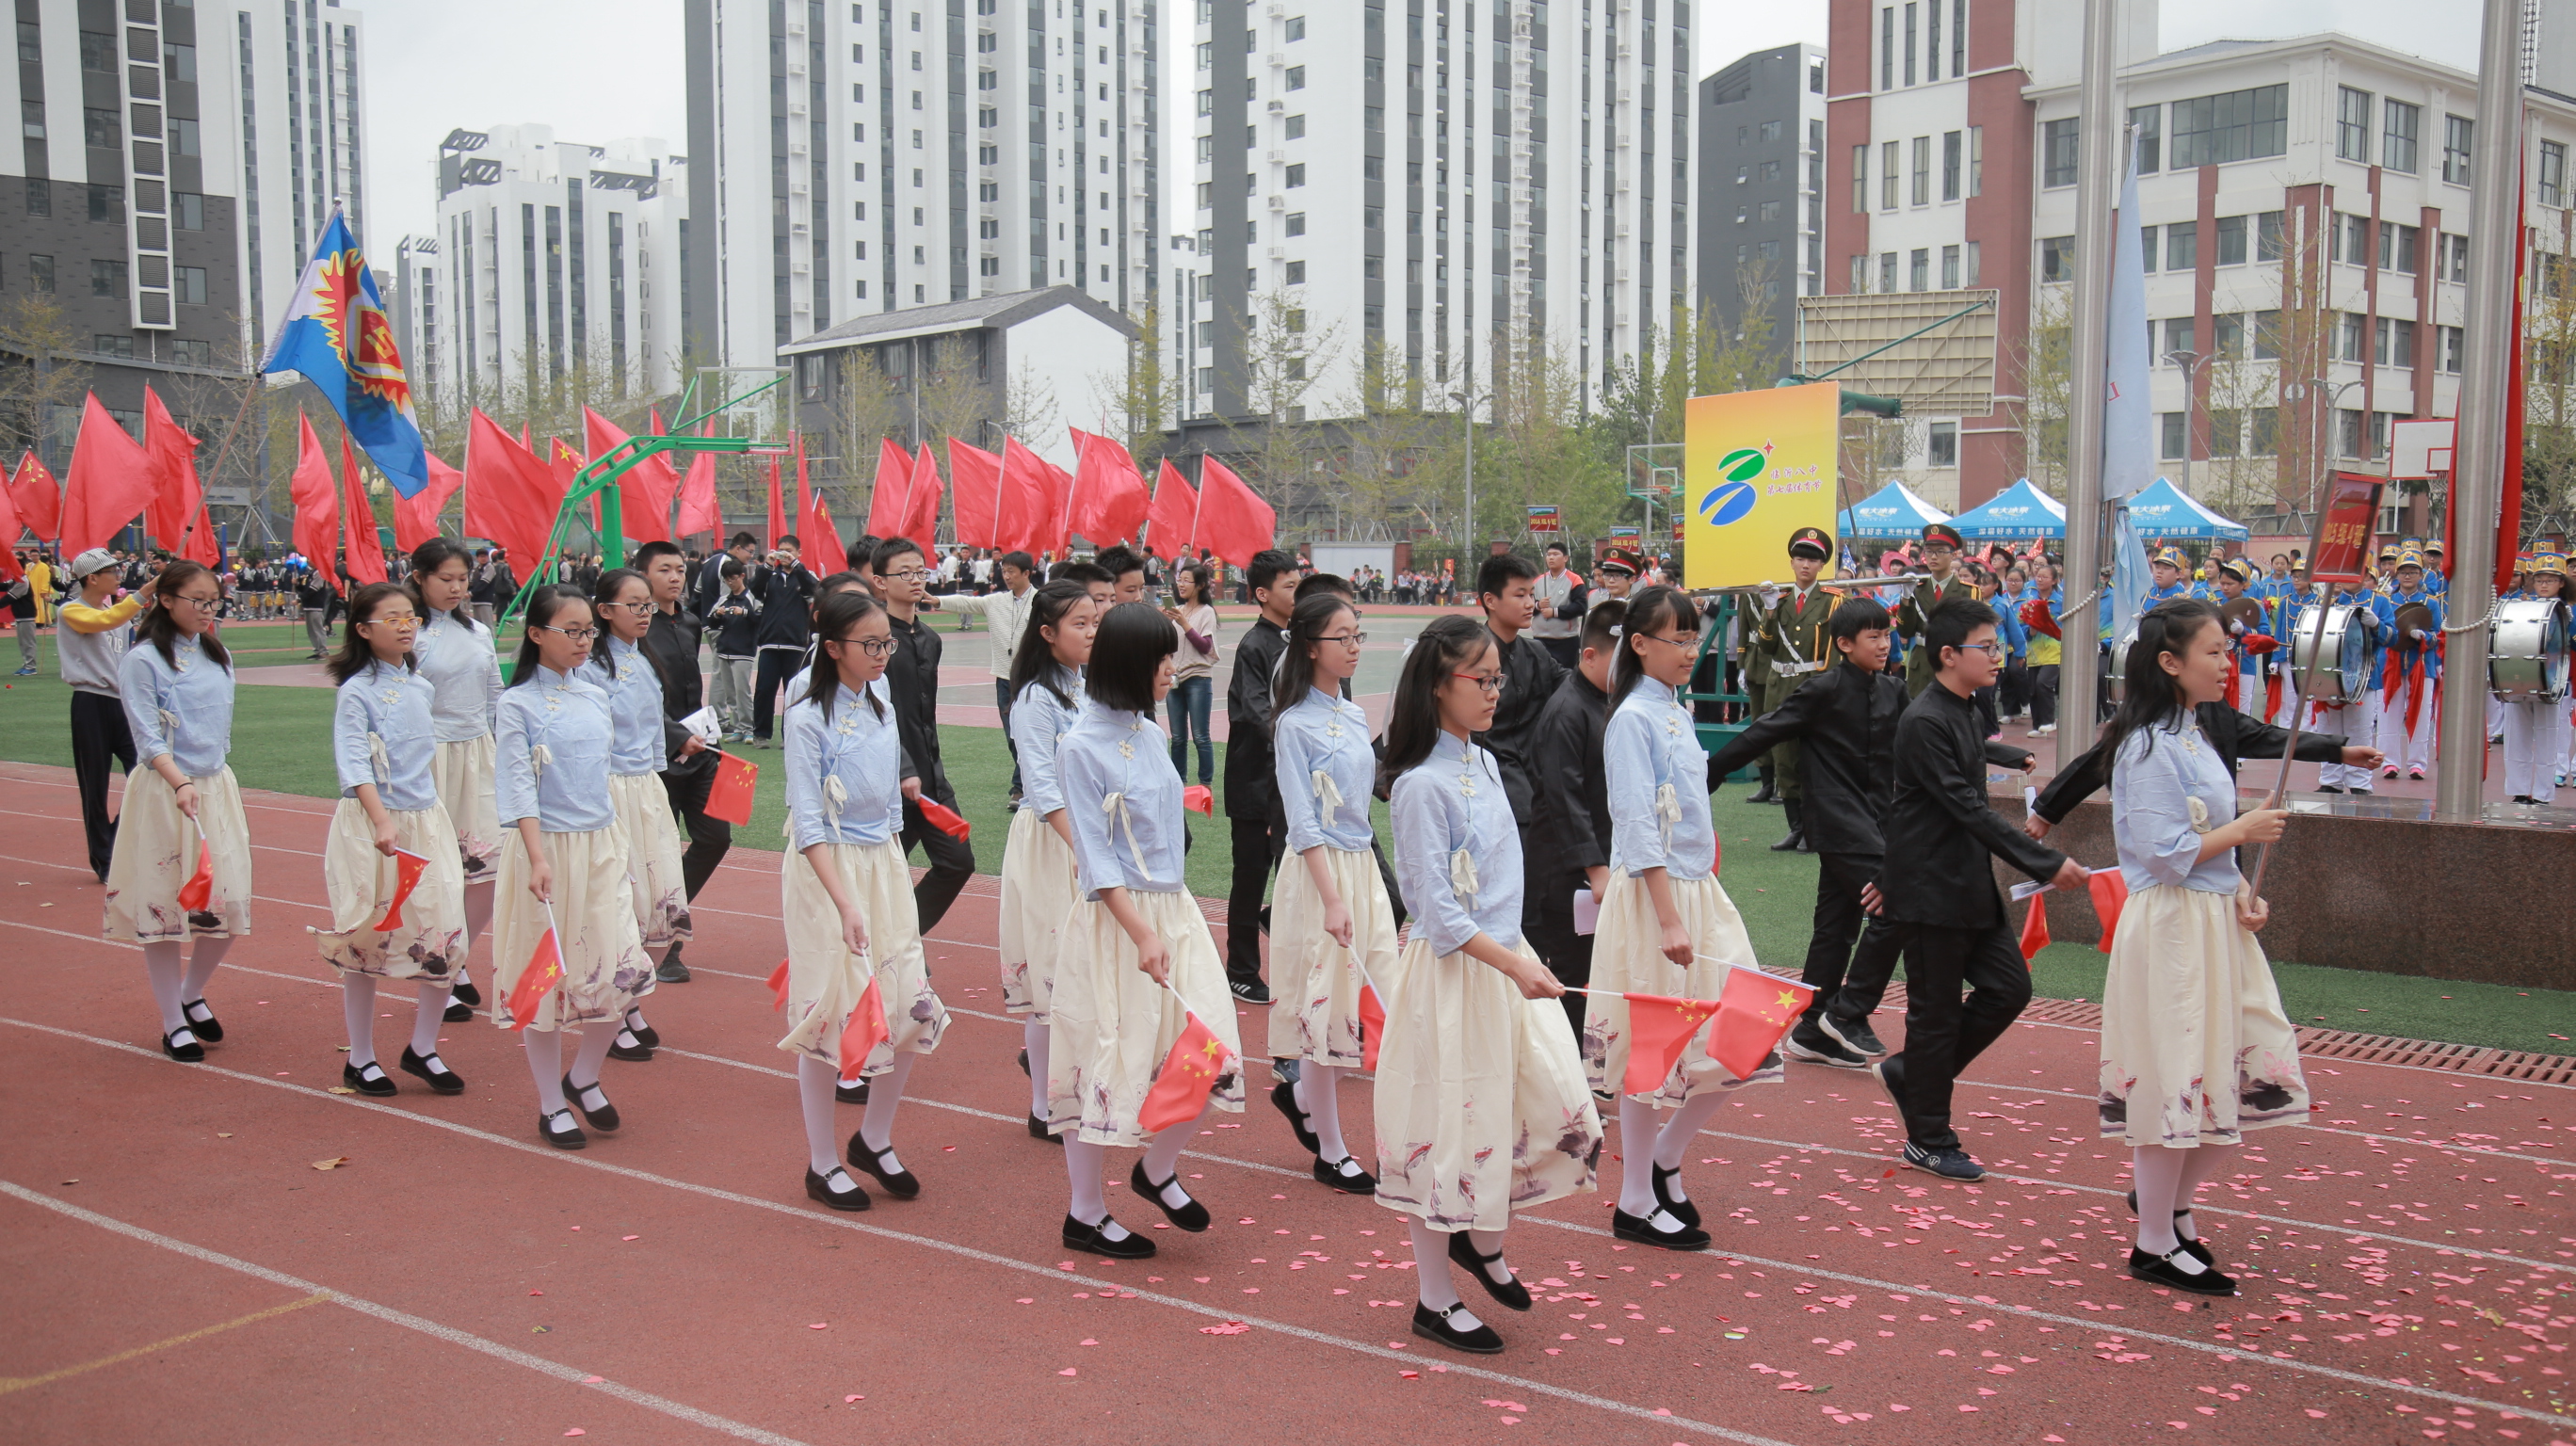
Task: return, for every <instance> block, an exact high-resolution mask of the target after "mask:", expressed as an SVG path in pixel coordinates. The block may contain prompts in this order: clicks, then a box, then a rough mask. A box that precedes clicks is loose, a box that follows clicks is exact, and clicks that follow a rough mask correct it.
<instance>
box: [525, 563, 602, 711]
mask: <svg viewBox="0 0 2576 1446" xmlns="http://www.w3.org/2000/svg"><path fill="white" fill-rule="evenodd" d="M572 607H578V608H580V609H581V610H582V611H583V612H585V613H590V615H591V617H592V619H593V625H594V626H596V620H597V618H598V616H599V615H598V614H597V613H596V612H593V611H592V609H591V606H590V598H589V596H588V595H587V594H585V593H584V592H583V591H582V590H581V589H580V588H577V587H574V586H572V585H571V584H570V583H548V584H546V585H545V586H544V587H541V588H538V589H537V590H536V592H535V594H534V595H532V596H531V597H529V599H528V610H527V612H526V613H524V614H522V615H521V616H520V618H519V661H518V662H517V663H515V664H513V665H511V668H510V686H511V687H513V688H515V687H517V686H519V685H520V684H521V683H528V682H534V681H535V680H536V676H537V674H538V673H539V672H540V671H542V670H543V669H544V667H545V663H544V660H543V659H541V658H540V657H539V656H538V654H537V629H539V628H550V627H554V626H555V625H556V623H555V619H557V618H559V617H562V616H563V613H564V610H565V609H566V608H572ZM592 641H593V642H594V643H596V642H597V639H593V640H592ZM593 651H596V648H594V649H593Z"/></svg>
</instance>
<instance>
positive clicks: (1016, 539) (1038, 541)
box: [993, 437, 1064, 557]
mask: <svg viewBox="0 0 2576 1446" xmlns="http://www.w3.org/2000/svg"><path fill="white" fill-rule="evenodd" d="M1052 470H1053V469H1051V468H1049V467H1048V466H1047V464H1046V459H1045V458H1043V457H1040V456H1039V455H1038V454H1037V453H1035V452H1032V451H1030V450H1029V449H1028V448H1026V447H1024V446H1021V445H1020V439H1019V438H1017V437H1004V438H1003V439H1002V504H1001V515H1000V516H999V517H997V518H996V519H995V520H994V524H993V529H994V531H995V532H996V533H998V534H999V535H1000V538H1001V540H1000V541H998V542H996V543H995V544H994V546H996V547H999V548H1002V549H1004V550H1006V551H1007V550H1009V549H1011V548H1019V549H1022V550H1024V551H1026V552H1027V553H1028V554H1029V555H1031V556H1032V557H1034V556H1036V555H1037V554H1038V553H1041V552H1046V551H1050V550H1053V549H1056V548H1060V547H1062V546H1063V545H1064V535H1063V534H1062V533H1061V532H1058V531H1056V530H1055V526H1056V523H1057V522H1058V521H1059V520H1060V519H1059V516H1058V512H1057V507H1056V498H1057V497H1058V496H1059V495H1060V494H1059V492H1058V491H1057V488H1056V483H1055V479H1054V478H1053V477H1051V476H1049V475H1048V474H1049V472H1050V471H1052Z"/></svg>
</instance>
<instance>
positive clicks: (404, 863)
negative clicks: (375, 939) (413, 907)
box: [376, 849, 429, 934]
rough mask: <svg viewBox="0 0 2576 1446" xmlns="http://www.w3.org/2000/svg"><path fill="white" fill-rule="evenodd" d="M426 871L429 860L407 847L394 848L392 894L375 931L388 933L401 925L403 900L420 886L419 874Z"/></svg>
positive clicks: (427, 870)
mask: <svg viewBox="0 0 2576 1446" xmlns="http://www.w3.org/2000/svg"><path fill="white" fill-rule="evenodd" d="M427 872H429V860H427V859H425V858H422V857H421V856H420V855H418V854H416V853H413V852H412V851H411V850H409V849H396V850H394V896H393V898H392V899H390V900H388V901H387V902H386V904H385V916H384V917H383V918H381V919H378V920H377V921H376V932H377V933H379V934H390V933H392V932H393V931H394V930H396V929H399V928H401V927H402V906H403V902H404V901H405V900H407V899H409V898H410V897H411V891H412V890H414V889H416V888H418V887H420V876H421V875H422V874H425V873H427Z"/></svg>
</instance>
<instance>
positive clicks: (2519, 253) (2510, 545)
mask: <svg viewBox="0 0 2576 1446" xmlns="http://www.w3.org/2000/svg"><path fill="white" fill-rule="evenodd" d="M2560 169H2561V170H2564V169H2566V168H2565V166H2563V165H2562V166H2561V167H2560ZM2524 215H2525V212H2524V209H2523V187H2522V184H2521V180H2520V178H2519V177H2516V179H2515V184H2514V188H2513V234H2514V235H2516V236H2521V235H2523V234H2524V232H2523V224H2524ZM2531 249H2532V248H2530V247H2528V246H2522V245H2517V246H2515V247H2514V248H2513V289H2512V290H2511V291H2509V292H2507V293H2506V295H2508V296H2511V297H2514V298H2516V300H2515V304H2514V307H2513V310H2512V315H2511V320H2510V321H2509V322H2508V323H2507V327H2508V330H2507V335H2506V337H2505V350H2504V356H2505V363H2504V364H2505V381H2504V399H2505V400H2504V456H2503V457H2502V458H2501V459H2499V460H2500V463H2501V465H2500V466H2499V467H2498V469H2497V475H2499V476H2500V477H2501V478H2502V479H2503V482H2504V495H2503V496H2502V497H2501V498H2500V499H2498V506H2497V508H2496V536H2495V543H2496V553H2495V586H2496V591H2497V592H2504V591H2506V590H2508V589H2510V588H2511V587H2512V586H2513V572H2514V563H2515V561H2516V559H2515V557H2514V553H2515V551H2516V549H2517V547H2518V546H2519V544H2520V543H2521V540H2522V480H2523V478H2522V472H2523V468H2522V456H2523V452H2522V449H2523V438H2524V435H2525V431H2526V428H2527V427H2528V426H2529V419H2528V417H2527V416H2526V415H2525V411H2524V409H2525V407H2526V406H2527V405H2528V403H2529V397H2528V394H2527V393H2525V392H2524V390H2523V377H2524V375H2525V368H2526V364H2525V362H2524V360H2523V325H2524V323H2523V315H2522V314H2523V307H2522V303H2521V300H2520V298H2522V297H2523V296H2525V295H2527V294H2528V293H2527V292H2525V290H2524V289H2523V288H2524V284H2525V277H2524V275H2523V268H2524V262H2523V253H2525V252H2527V251H2529V250H2531ZM2565 262H2566V258H2564V257H2561V258H2560V259H2559V264H2560V265H2561V266H2564V265H2565ZM2541 275H2542V276H2544V277H2545V276H2547V275H2549V273H2548V272H2546V271H2543V272H2542V273H2541ZM2565 285H2566V283H2565V282H2564V281H2561V282H2559V283H2557V284H2556V285H2555V286H2553V287H2552V288H2551V290H2552V292H2553V293H2555V292H2556V291H2558V290H2559V289H2561V288H2563V287H2564V286H2565ZM2534 299H2535V300H2536V299H2537V298H2534ZM2560 355H2561V356H2563V355H2564V352H2563V351H2562V352H2561V353H2560ZM2558 395H2560V396H2564V395H2565V393H2563V392H2562V393H2559V394H2558ZM2560 405H2562V406H2563V405H2565V404H2564V403H2561V404H2560ZM2453 485H2454V486H2457V483H2454V484H2453ZM2444 512H2445V513H2446V514H2447V515H2448V517H2449V518H2450V520H2449V521H2448V522H2446V523H2445V524H2444V525H2443V526H2444V530H2445V531H2446V532H2448V533H2449V534H2450V537H2451V546H2450V552H2449V554H2448V555H2449V556H2451V557H2457V556H2459V555H2460V521H2459V516H2460V509H2459V508H2457V507H2448V508H2445V509H2444Z"/></svg>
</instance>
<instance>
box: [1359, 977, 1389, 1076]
mask: <svg viewBox="0 0 2576 1446" xmlns="http://www.w3.org/2000/svg"><path fill="white" fill-rule="evenodd" d="M1384 1043H1386V1001H1385V1000H1383V999H1380V998H1378V995H1377V985H1376V983H1375V982H1374V981H1371V980H1368V979H1362V980H1361V981H1360V1068H1362V1069H1367V1070H1374V1069H1376V1068H1377V1051H1378V1047H1379V1046H1380V1045H1382V1044H1384Z"/></svg>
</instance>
